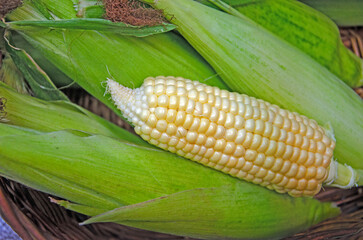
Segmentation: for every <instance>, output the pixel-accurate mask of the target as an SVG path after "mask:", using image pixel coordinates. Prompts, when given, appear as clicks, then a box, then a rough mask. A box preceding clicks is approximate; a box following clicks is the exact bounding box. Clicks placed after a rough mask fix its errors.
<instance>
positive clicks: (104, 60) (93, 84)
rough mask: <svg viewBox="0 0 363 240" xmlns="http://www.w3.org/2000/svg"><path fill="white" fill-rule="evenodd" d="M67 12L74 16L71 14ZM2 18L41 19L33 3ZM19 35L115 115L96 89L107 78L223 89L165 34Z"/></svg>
mask: <svg viewBox="0 0 363 240" xmlns="http://www.w3.org/2000/svg"><path fill="white" fill-rule="evenodd" d="M68 1H69V0H68ZM44 4H47V6H48V8H49V9H53V8H57V7H58V4H60V3H58V1H44ZM73 11H74V15H75V14H76V10H75V9H73ZM52 14H55V12H52ZM67 15H72V14H70V13H67ZM8 18H9V19H11V20H13V21H17V20H22V21H25V20H27V21H35V20H43V21H46V18H45V17H44V16H43V15H42V14H41V13H39V10H38V9H37V8H36V7H35V6H34V4H33V2H25V3H24V5H23V6H22V7H21V8H18V9H17V10H15V11H13V12H12V13H11V14H10V15H8ZM58 18H59V17H58ZM19 33H21V34H22V36H23V37H24V38H25V39H26V40H27V41H28V42H29V43H31V44H32V45H33V47H35V48H37V49H38V50H39V51H40V52H41V53H42V54H43V55H44V56H45V57H46V58H47V59H48V60H49V61H51V62H52V63H53V64H54V65H55V66H56V67H58V68H59V69H61V70H62V71H63V72H64V73H65V74H66V75H68V76H69V77H70V78H72V79H73V80H74V81H75V82H76V83H77V84H79V85H80V86H81V87H82V88H84V89H86V90H87V91H88V92H89V93H91V94H92V95H93V96H95V97H97V98H98V99H100V100H101V101H102V102H104V103H105V104H106V105H107V106H109V107H110V108H111V109H114V110H115V111H116V108H115V107H114V105H113V104H112V103H111V102H110V101H109V99H108V97H107V96H105V95H104V92H105V89H104V87H103V86H102V82H103V81H105V80H106V79H107V78H108V77H110V78H114V79H118V81H120V82H122V83H123V84H124V85H125V86H128V87H138V86H140V85H141V84H142V82H143V80H144V79H145V78H146V77H148V76H157V75H176V76H184V77H188V78H191V79H200V80H201V81H205V83H207V84H210V85H214V86H218V87H220V88H223V89H228V87H227V86H226V85H225V84H224V83H223V82H222V80H220V78H219V77H218V76H217V75H216V73H215V72H214V71H213V70H212V68H211V67H210V66H209V65H208V64H207V63H206V62H205V61H204V60H203V59H202V58H201V57H200V56H199V55H198V54H197V53H196V52H195V50H193V48H191V47H190V46H189V45H188V44H187V43H186V42H185V40H183V39H182V38H181V37H180V36H178V35H176V34H174V33H171V32H169V33H164V34H157V35H152V36H149V37H145V38H136V37H129V36H124V35H121V34H115V33H110V32H102V33H100V32H97V31H84V30H54V31H49V30H48V29H46V28H44V27H38V28H37V27H32V30H24V31H20V32H19ZM105 43H107V44H105Z"/></svg>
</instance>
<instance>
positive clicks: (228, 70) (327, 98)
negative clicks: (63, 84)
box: [150, 0, 363, 169]
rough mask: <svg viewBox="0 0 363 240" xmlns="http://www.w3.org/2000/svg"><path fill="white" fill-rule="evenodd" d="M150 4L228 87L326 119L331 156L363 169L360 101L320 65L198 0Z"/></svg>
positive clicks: (362, 109)
mask: <svg viewBox="0 0 363 240" xmlns="http://www.w3.org/2000/svg"><path fill="white" fill-rule="evenodd" d="M150 2H151V3H154V1H151V0H150ZM153 6H155V7H156V8H160V9H163V11H164V14H165V16H166V17H168V16H173V18H170V20H171V22H172V23H174V24H175V25H177V26H178V28H177V29H178V31H179V32H180V33H181V34H182V35H183V36H184V37H185V38H186V39H187V40H188V41H189V43H190V44H191V45H192V46H193V47H194V48H195V49H196V50H198V51H199V52H200V54H201V55H202V56H204V58H205V59H206V60H207V61H208V62H209V63H210V64H211V65H212V66H213V67H214V69H215V70H216V71H217V72H218V73H219V74H220V76H221V77H222V78H223V79H224V81H225V82H226V83H227V84H228V85H229V87H230V88H231V89H232V90H234V91H237V92H241V93H245V94H247V95H250V96H254V97H257V98H261V99H264V100H266V101H269V102H271V103H274V104H277V105H279V106H281V107H283V108H285V109H288V110H290V111H296V112H298V113H300V114H303V115H306V116H308V117H310V118H313V119H315V120H316V121H317V122H318V123H319V124H320V125H324V124H325V123H327V122H330V123H331V124H332V126H333V128H334V132H335V137H336V140H337V144H336V148H335V152H334V153H335V157H336V158H337V159H338V161H340V162H341V163H347V164H349V165H351V166H352V167H353V168H357V169H362V168H363V162H362V161H361V160H362V146H363V138H362V135H363V102H362V100H361V99H360V97H359V96H358V95H357V94H356V93H355V92H354V91H353V90H352V89H350V88H349V87H348V86H347V85H345V84H344V83H343V82H342V81H341V80H340V79H338V78H337V77H336V76H335V75H334V74H332V73H331V72H330V71H328V70H327V69H326V68H325V67H323V66H322V65H320V64H319V63H317V62H316V61H314V60H313V59H312V58H311V57H309V56H307V55H306V54H305V53H303V52H302V51H300V50H298V49H297V48H295V47H292V46H291V45H290V44H288V43H287V42H285V41H282V40H281V39H280V38H278V37H276V36H275V35H273V34H271V33H270V32H268V31H266V30H264V29H262V28H261V27H259V26H258V25H256V24H253V23H251V22H249V21H244V20H243V19H241V18H238V17H235V16H231V15H229V14H226V13H223V12H220V11H217V10H215V9H213V8H210V7H207V6H204V5H202V4H200V3H197V2H194V1H189V0H180V1H168V0H159V1H157V2H155V3H154V4H153Z"/></svg>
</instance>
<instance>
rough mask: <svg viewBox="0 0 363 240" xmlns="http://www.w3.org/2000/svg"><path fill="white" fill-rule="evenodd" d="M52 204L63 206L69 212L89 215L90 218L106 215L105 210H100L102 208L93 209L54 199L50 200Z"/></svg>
mask: <svg viewBox="0 0 363 240" xmlns="http://www.w3.org/2000/svg"><path fill="white" fill-rule="evenodd" d="M50 200H51V202H52V203H56V204H58V205H59V206H62V207H64V208H66V209H68V210H71V211H74V212H78V213H82V214H85V215H89V216H96V215H98V214H101V213H104V212H105V211H107V210H105V209H100V208H92V207H88V206H84V205H80V204H76V203H72V202H69V201H66V200H57V199H54V198H50Z"/></svg>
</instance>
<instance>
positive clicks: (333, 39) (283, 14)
mask: <svg viewBox="0 0 363 240" xmlns="http://www.w3.org/2000/svg"><path fill="white" fill-rule="evenodd" d="M208 1H209V2H213V4H215V5H217V6H218V7H219V8H221V9H222V10H224V11H226V12H228V13H230V14H232V15H235V16H237V17H241V18H243V19H245V18H248V19H251V20H253V21H254V22H256V23H258V24H259V25H260V26H262V27H263V28H265V29H267V30H269V31H271V32H272V33H274V34H275V35H276V36H278V37H280V38H282V39H283V40H285V41H287V42H289V43H290V44H291V45H293V46H295V47H297V48H299V49H300V50H301V51H303V52H305V53H306V54H308V55H309V56H310V57H312V58H313V59H314V60H315V61H317V62H318V63H320V64H321V65H323V66H325V67H326V68H328V69H329V71H331V72H332V73H334V74H335V75H336V76H338V77H339V78H340V79H342V80H343V81H344V82H345V83H347V84H348V85H349V86H350V87H359V86H362V85H363V61H362V59H360V58H359V57H357V56H356V55H355V54H353V53H352V52H351V51H350V50H348V49H347V48H346V47H345V46H344V44H343V43H342V41H341V38H340V33H339V30H338V28H337V27H336V25H335V23H334V22H333V21H331V20H330V19H329V18H328V17H326V16H325V15H323V14H322V13H320V12H318V11H316V10H314V9H313V8H311V7H308V6H306V5H304V4H302V3H300V2H298V1H294V0H271V1H256V0H223V1H221V0H208ZM208 1H207V0H204V1H201V2H202V3H204V4H206V2H208ZM345 5H348V4H345ZM362 9H363V8H362ZM362 16H363V13H362Z"/></svg>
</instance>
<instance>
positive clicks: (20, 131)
mask: <svg viewBox="0 0 363 240" xmlns="http://www.w3.org/2000/svg"><path fill="white" fill-rule="evenodd" d="M40 133H42V132H40V131H36V130H34V129H31V128H24V127H19V126H13V125H8V124H3V123H0V136H8V135H24V134H31V135H32V134H40Z"/></svg>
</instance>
